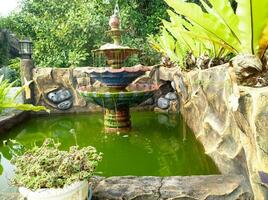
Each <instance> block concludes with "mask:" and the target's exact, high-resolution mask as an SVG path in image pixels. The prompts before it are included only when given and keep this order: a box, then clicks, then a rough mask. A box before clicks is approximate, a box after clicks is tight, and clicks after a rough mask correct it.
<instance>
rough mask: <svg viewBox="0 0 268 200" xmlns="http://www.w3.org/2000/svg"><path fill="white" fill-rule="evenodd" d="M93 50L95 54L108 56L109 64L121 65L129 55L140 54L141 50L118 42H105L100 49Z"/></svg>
mask: <svg viewBox="0 0 268 200" xmlns="http://www.w3.org/2000/svg"><path fill="white" fill-rule="evenodd" d="M92 52H93V53H94V54H95V55H104V56H105V57H106V58H107V60H108V64H109V65H111V66H116V65H118V66H119V65H120V64H122V63H123V62H124V61H125V60H126V59H127V58H128V57H130V56H132V55H135V54H138V53H139V52H140V50H139V49H135V48H130V47H127V46H121V45H117V44H105V45H103V46H101V47H100V48H99V49H96V50H93V51H92Z"/></svg>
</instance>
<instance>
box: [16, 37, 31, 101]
mask: <svg viewBox="0 0 268 200" xmlns="http://www.w3.org/2000/svg"><path fill="white" fill-rule="evenodd" d="M32 46H33V43H32V42H31V41H30V40H28V39H24V40H21V41H20V42H19V47H20V48H19V53H20V58H21V63H20V74H21V83H22V84H23V85H24V86H25V91H24V92H23V98H24V102H25V103H32V104H33V103H34V92H33V90H34V88H33V84H31V81H32V79H33V68H34V64H33V60H32Z"/></svg>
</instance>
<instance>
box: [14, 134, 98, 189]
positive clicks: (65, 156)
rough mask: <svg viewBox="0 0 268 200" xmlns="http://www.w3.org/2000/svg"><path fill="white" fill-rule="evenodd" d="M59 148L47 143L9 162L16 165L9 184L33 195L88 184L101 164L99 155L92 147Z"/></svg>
mask: <svg viewBox="0 0 268 200" xmlns="http://www.w3.org/2000/svg"><path fill="white" fill-rule="evenodd" d="M59 147H60V143H57V142H55V140H53V139H46V140H45V141H44V143H43V144H42V145H41V146H40V147H39V146H35V147H34V148H32V149H29V150H26V151H25V153H24V154H22V155H19V156H15V157H14V158H12V160H11V163H12V164H14V165H15V176H14V178H13V180H12V183H13V184H14V185H16V186H19V187H26V188H28V189H31V190H33V191H35V190H37V189H44V188H46V189H50V188H63V187H64V186H68V185H71V184H72V183H74V182H78V181H84V180H86V181H88V180H89V178H90V177H92V176H93V174H94V172H95V169H96V167H97V166H98V163H99V162H100V161H101V159H102V153H98V152H97V151H96V149H95V148H94V147H91V146H88V147H84V148H81V149H79V147H78V146H72V147H70V149H69V151H63V150H60V149H59Z"/></svg>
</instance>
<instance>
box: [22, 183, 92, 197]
mask: <svg viewBox="0 0 268 200" xmlns="http://www.w3.org/2000/svg"><path fill="white" fill-rule="evenodd" d="M88 191H89V184H88V182H87V181H80V182H75V183H73V184H71V185H69V186H66V187H64V188H62V189H38V190H36V191H32V190H29V189H27V188H24V187H20V188H19V192H20V194H21V195H22V196H23V197H24V198H26V199H27V200H86V199H87V198H88ZM89 196H91V195H89Z"/></svg>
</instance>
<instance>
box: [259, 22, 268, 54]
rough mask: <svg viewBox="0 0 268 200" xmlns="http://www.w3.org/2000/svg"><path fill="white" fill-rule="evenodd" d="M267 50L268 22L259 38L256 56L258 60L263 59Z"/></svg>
mask: <svg viewBox="0 0 268 200" xmlns="http://www.w3.org/2000/svg"><path fill="white" fill-rule="evenodd" d="M267 49H268V22H267V24H266V26H265V28H264V30H263V32H262V35H261V38H260V40H259V51H258V55H259V57H260V58H262V57H263V55H264V54H265V51H266V50H267Z"/></svg>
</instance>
